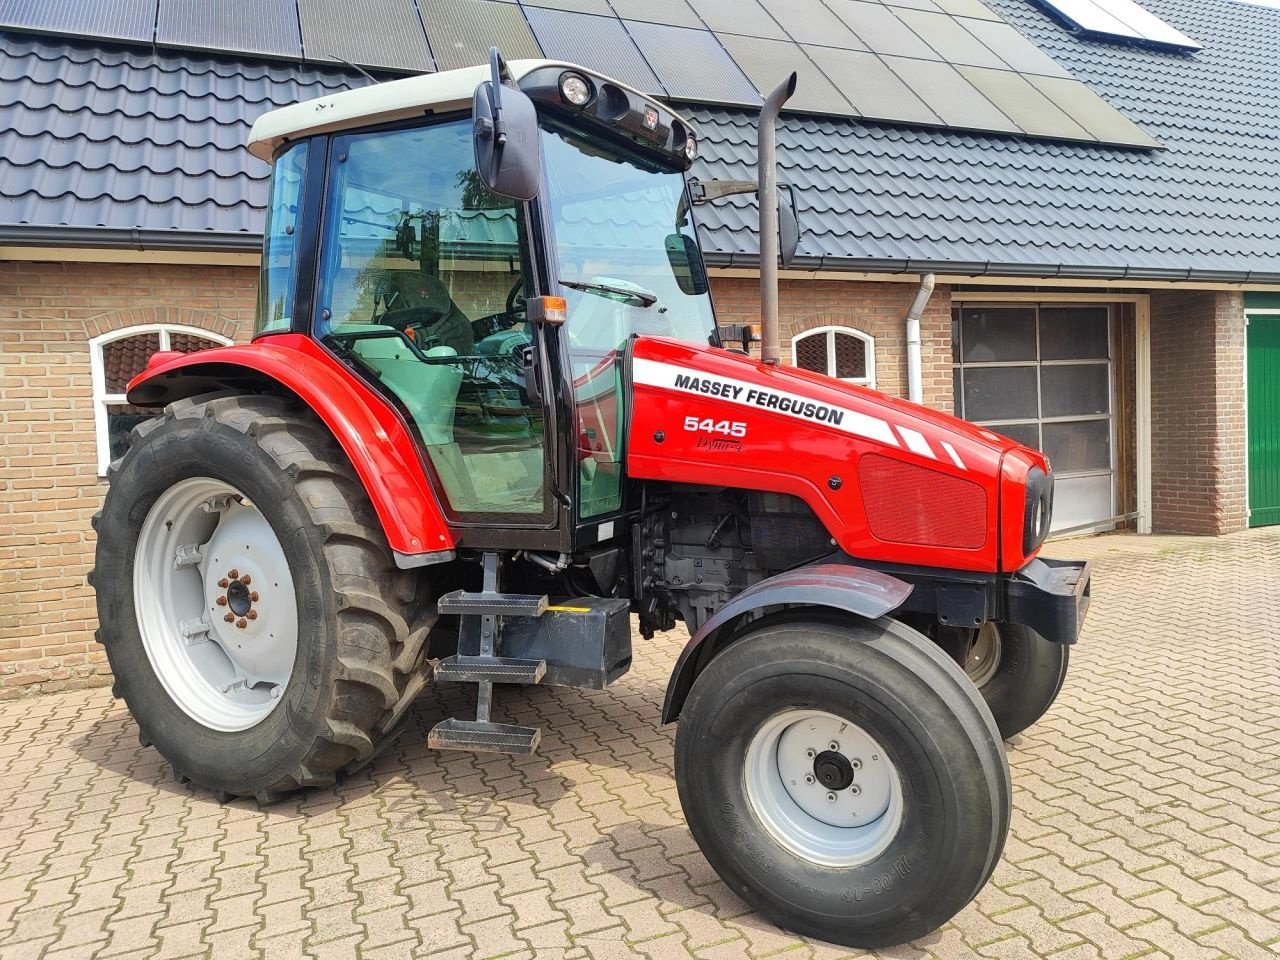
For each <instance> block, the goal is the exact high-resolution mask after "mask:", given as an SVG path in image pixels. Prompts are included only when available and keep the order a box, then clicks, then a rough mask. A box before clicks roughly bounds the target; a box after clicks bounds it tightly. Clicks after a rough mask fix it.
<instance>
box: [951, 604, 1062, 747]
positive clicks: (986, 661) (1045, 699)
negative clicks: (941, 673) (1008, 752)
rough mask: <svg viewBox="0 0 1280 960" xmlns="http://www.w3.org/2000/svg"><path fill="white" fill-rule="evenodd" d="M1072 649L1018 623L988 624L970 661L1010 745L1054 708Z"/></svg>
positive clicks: (980, 632)
mask: <svg viewBox="0 0 1280 960" xmlns="http://www.w3.org/2000/svg"><path fill="white" fill-rule="evenodd" d="M1070 649H1071V648H1070V647H1068V646H1067V645H1066V644H1064V643H1051V642H1050V641H1048V640H1046V639H1045V638H1044V637H1042V636H1040V634H1038V633H1036V632H1035V631H1034V630H1032V629H1030V628H1029V627H1025V626H1023V625H1022V624H1017V623H991V622H988V623H984V624H983V625H982V626H981V627H980V628H979V629H978V632H977V635H976V636H975V637H974V639H973V644H972V645H971V646H970V648H969V653H968V655H967V656H966V658H965V672H966V673H967V674H968V675H969V679H970V680H971V681H973V684H974V686H976V687H977V688H978V690H979V691H980V692H981V693H982V698H983V699H984V700H986V702H987V706H988V707H990V708H991V715H992V716H993V717H995V720H996V726H998V727H999V728H1000V735H1001V736H1002V737H1004V739H1006V740H1008V739H1009V738H1010V737H1013V736H1015V735H1017V734H1019V733H1021V732H1022V731H1023V730H1025V729H1027V727H1029V726H1031V725H1032V724H1033V723H1035V722H1036V721H1037V720H1039V719H1040V718H1041V717H1042V716H1044V714H1045V712H1046V711H1047V710H1048V709H1049V707H1051V706H1052V705H1053V701H1054V700H1056V699H1057V697H1058V693H1059V692H1060V691H1061V690H1062V684H1063V683H1064V682H1065V681H1066V678H1067V663H1068V660H1069V658H1070Z"/></svg>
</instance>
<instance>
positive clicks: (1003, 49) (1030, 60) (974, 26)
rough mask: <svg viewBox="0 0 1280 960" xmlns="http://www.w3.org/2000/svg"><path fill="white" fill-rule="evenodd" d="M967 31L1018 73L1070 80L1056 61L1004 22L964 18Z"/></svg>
mask: <svg viewBox="0 0 1280 960" xmlns="http://www.w3.org/2000/svg"><path fill="white" fill-rule="evenodd" d="M960 23H961V24H962V25H963V26H964V28H965V29H966V30H968V31H969V32H970V33H972V34H973V35H974V36H975V37H977V38H978V39H979V40H981V41H982V42H983V43H984V44H985V45H986V46H987V47H988V48H990V50H991V52H992V53H994V54H995V55H996V56H997V57H999V58H1000V59H1001V60H1003V61H1004V62H1005V63H1007V64H1008V65H1009V66H1011V67H1013V69H1014V70H1017V71H1019V72H1020V73H1039V74H1042V75H1044V76H1047V77H1069V76H1071V74H1069V73H1067V71H1066V70H1064V69H1063V68H1062V67H1060V66H1059V65H1058V62H1057V61H1056V60H1054V59H1053V57H1051V56H1049V55H1048V54H1047V53H1045V52H1044V51H1043V50H1041V49H1040V48H1039V47H1037V46H1036V45H1035V44H1034V43H1032V42H1031V41H1030V40H1028V39H1027V38H1026V37H1024V36H1023V35H1022V34H1020V33H1019V32H1018V31H1017V30H1015V29H1014V28H1013V27H1011V26H1009V24H1007V23H996V22H994V21H991V20H974V19H971V18H965V19H963V20H961V21H960Z"/></svg>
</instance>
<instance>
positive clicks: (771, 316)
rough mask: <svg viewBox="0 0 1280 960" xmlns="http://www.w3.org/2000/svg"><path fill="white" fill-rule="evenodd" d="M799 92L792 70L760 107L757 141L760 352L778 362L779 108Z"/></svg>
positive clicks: (779, 338) (779, 342) (766, 357)
mask: <svg viewBox="0 0 1280 960" xmlns="http://www.w3.org/2000/svg"><path fill="white" fill-rule="evenodd" d="M795 92H796V75H795V73H792V74H791V76H789V77H788V78H787V79H786V80H784V81H782V83H780V84H778V86H777V87H776V88H775V89H774V91H773V92H772V93H771V94H769V96H768V97H766V98H765V101H764V106H762V107H761V108H760V130H759V140H758V141H757V144H756V156H757V160H756V163H757V164H758V170H757V176H758V177H759V182H758V189H757V193H756V196H757V197H758V199H759V202H760V341H761V342H760V356H761V359H763V360H764V362H765V363H774V364H776V363H777V362H778V361H779V359H780V358H781V355H782V349H781V337H780V334H779V331H778V161H777V150H776V146H777V136H776V130H777V125H778V112H779V111H780V110H781V109H782V105H783V104H784V103H786V102H787V101H788V100H790V99H791V95H792V94H794V93H795Z"/></svg>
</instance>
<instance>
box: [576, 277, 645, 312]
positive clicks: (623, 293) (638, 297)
mask: <svg viewBox="0 0 1280 960" xmlns="http://www.w3.org/2000/svg"><path fill="white" fill-rule="evenodd" d="M560 285H561V286H564V287H568V288H569V289H570V290H581V291H583V292H584V293H598V294H605V295H611V296H615V297H626V298H627V299H628V300H634V301H635V302H636V303H638V304H640V306H642V307H652V306H653V305H654V304H655V303H657V302H658V296H657V294H654V293H650V292H649V291H648V290H629V289H627V288H626V287H615V286H614V285H613V284H611V283H586V282H583V281H581V280H561V281H560Z"/></svg>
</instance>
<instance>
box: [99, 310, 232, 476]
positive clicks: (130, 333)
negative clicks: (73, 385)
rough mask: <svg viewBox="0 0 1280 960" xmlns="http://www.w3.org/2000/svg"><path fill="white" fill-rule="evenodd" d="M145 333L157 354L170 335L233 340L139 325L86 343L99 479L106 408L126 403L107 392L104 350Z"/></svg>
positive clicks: (106, 458) (106, 445) (104, 457)
mask: <svg viewBox="0 0 1280 960" xmlns="http://www.w3.org/2000/svg"><path fill="white" fill-rule="evenodd" d="M148 333H154V334H156V335H157V340H158V343H159V347H158V348H157V351H156V352H157V353H158V352H160V351H163V350H168V349H169V345H170V340H169V337H170V336H171V335H172V334H175V333H179V334H186V335H188V336H194V337H200V338H201V339H203V340H210V341H212V342H213V343H214V344H215V345H216V346H220V347H229V346H231V345H232V344H233V343H234V342H235V341H233V340H232V339H230V338H229V337H225V336H223V335H222V334H220V333H214V332H213V331H212V330H205V329H203V328H201V327H193V326H190V325H188V324H183V323H139V324H135V325H133V326H129V327H120V328H119V329H116V330H109V331H107V332H106V333H100V334H98V336H96V337H93V338H91V339H90V340H89V377H90V382H91V384H92V390H93V392H92V396H93V433H94V439H95V443H96V447H97V454H98V476H99V477H105V476H106V475H107V467H109V466H110V465H111V432H110V429H109V423H108V419H107V417H108V414H107V408H108V407H109V406H111V405H112V404H124V403H128V402H129V401H128V398H127V397H126V396H125V395H124V394H123V393H107V366H106V359H105V357H104V355H103V354H104V350H103V348H104V347H106V346H107V344H109V343H114V342H115V341H117V340H128V339H129V338H130V337H137V336H143V335H145V334H148Z"/></svg>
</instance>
